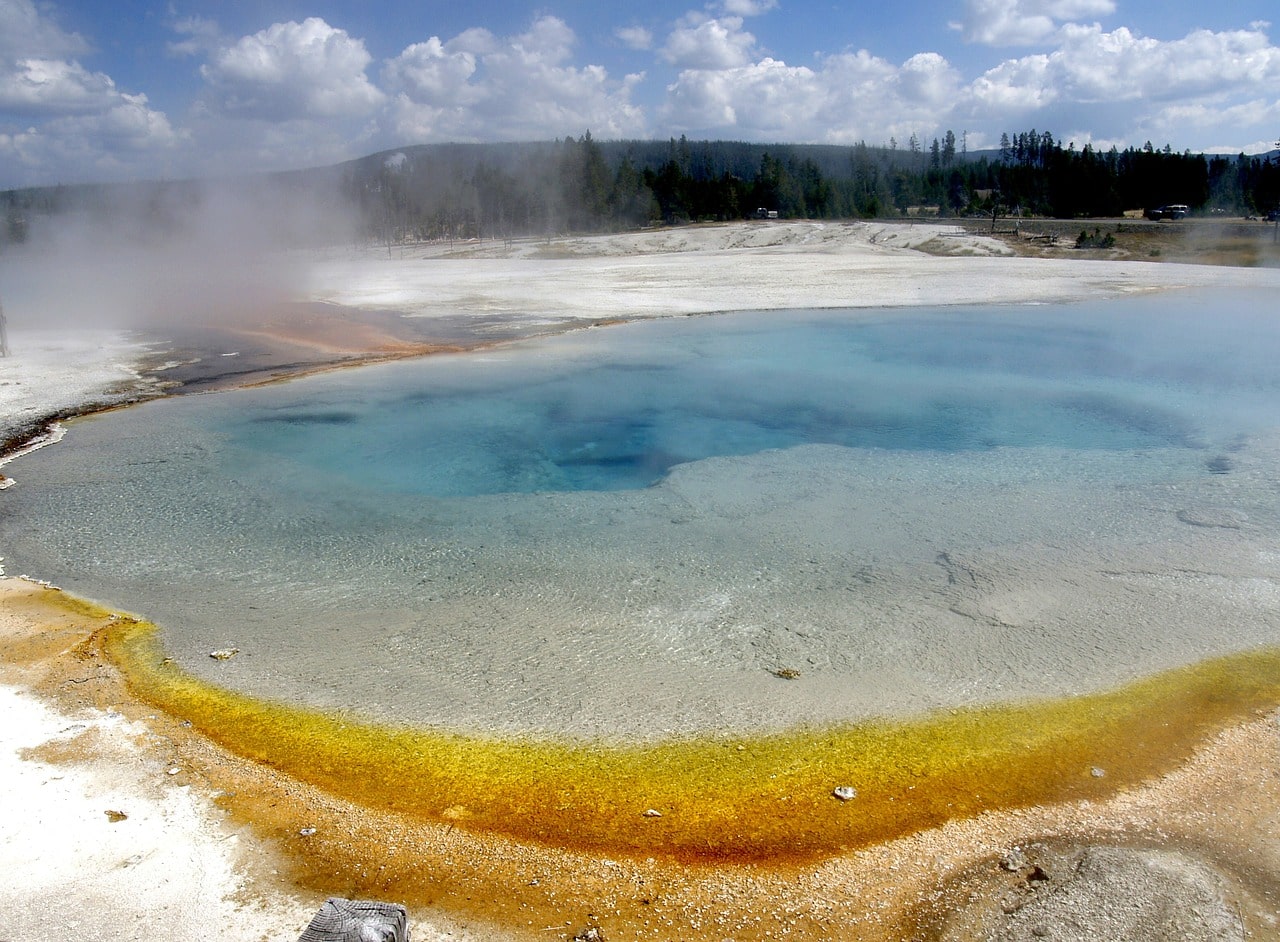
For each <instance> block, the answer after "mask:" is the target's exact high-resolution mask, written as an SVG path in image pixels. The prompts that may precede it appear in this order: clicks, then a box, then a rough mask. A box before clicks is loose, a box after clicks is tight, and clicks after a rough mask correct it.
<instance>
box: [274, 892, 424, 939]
mask: <svg viewBox="0 0 1280 942" xmlns="http://www.w3.org/2000/svg"><path fill="white" fill-rule="evenodd" d="M298 942H409V914H408V913H407V912H406V911H405V908H404V907H403V906H400V905H398V904H396V903H378V902H373V901H371V900H351V899H342V898H341V897H338V896H331V897H329V898H328V899H327V900H325V903H324V905H323V906H321V907H320V911H319V912H318V913H316V914H315V917H314V918H313V919H312V920H311V924H310V925H309V926H307V928H306V929H305V930H303V933H302V935H300V936H299V937H298Z"/></svg>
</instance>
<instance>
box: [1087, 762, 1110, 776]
mask: <svg viewBox="0 0 1280 942" xmlns="http://www.w3.org/2000/svg"><path fill="white" fill-rule="evenodd" d="M1089 774H1090V775H1092V776H1093V777H1094V778H1102V777H1104V776H1105V775H1106V774H1107V770H1106V769H1100V768H1098V767H1097V766H1096V765H1095V766H1094V767H1093V768H1091V769H1090V770H1089Z"/></svg>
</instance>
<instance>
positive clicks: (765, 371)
mask: <svg viewBox="0 0 1280 942" xmlns="http://www.w3.org/2000/svg"><path fill="white" fill-rule="evenodd" d="M1154 313H1157V314H1160V315H1161V316H1162V317H1164V316H1171V315H1169V313H1168V311H1167V307H1166V306H1165V305H1161V310H1159V311H1156V312H1154ZM1134 339H1136V338H1123V337H1117V335H1116V334H1115V332H1114V331H1108V330H1107V329H1106V328H1105V327H1104V326H1103V325H1101V324H1089V323H1080V322H1079V319H1078V318H1075V317H1067V316H1064V315H1062V314H1060V313H1051V312H1049V311H1035V312H1028V311H1025V310H1023V311H1020V312H1019V313H1018V314H1017V315H1016V318H1015V317H1014V315H1013V314H1012V312H1003V313H997V314H995V315H994V316H993V315H991V314H980V313H978V312H972V311H969V312H932V313H922V314H916V313H913V314H910V315H904V316H897V317H894V318H893V319H891V320H888V321H886V320H883V319H878V318H874V317H872V318H867V319H863V318H861V317H858V318H850V317H849V316H848V315H841V314H818V313H812V312H808V313H806V312H790V313H785V314H780V315H764V316H759V315H741V316H735V317H732V318H725V317H715V318H704V319H697V320H682V321H677V322H665V323H650V324H637V325H632V326H629V327H623V328H616V329H613V330H609V331H607V332H605V333H604V334H603V335H601V334H599V333H596V334H593V335H589V336H578V337H571V338H565V339H563V340H561V341H558V342H557V343H556V344H555V347H554V353H552V352H551V351H550V350H548V351H545V352H540V353H532V354H522V355H505V356H499V355H488V356H477V357H468V358H448V359H442V360H441V361H439V362H433V363H431V365H430V367H429V368H423V366H422V365H419V364H414V365H408V366H397V367H391V368H386V369H383V370H381V371H377V372H376V373H370V374H369V375H368V376H360V377H351V378H345V379H344V380H329V381H324V382H318V383H306V384H300V385H299V386H298V387H297V388H294V389H286V390H282V391H280V392H277V393H273V394H272V395H271V396H270V397H268V400H267V401H266V402H261V403H258V402H254V403H253V404H252V405H250V406H247V407H244V408H241V407H240V405H239V403H237V406H236V407H235V409H234V410H232V409H227V410H222V411H216V410H205V414H206V415H210V416H211V417H212V419H213V421H214V423H215V427H216V428H217V429H218V431H219V432H220V433H221V434H223V435H225V437H226V441H227V444H228V446H229V447H232V448H234V449H244V450H245V451H247V452H250V453H253V454H255V455H269V456H276V457H279V458H287V459H288V460H290V461H293V462H296V463H298V464H299V465H301V466H305V467H307V468H310V469H312V470H313V471H315V472H318V473H326V474H331V473H333V472H334V470H335V469H339V468H341V469H342V471H343V473H345V474H347V475H350V476H352V477H356V478H358V479H359V482H360V484H359V486H361V487H365V488H377V489H381V490H385V491H387V492H392V493H415V494H433V495H439V496H463V495H475V494H496V493H505V492H519V493H530V492H536V491H577V490H617V489H627V488H640V487H647V486H649V485H651V484H653V483H655V482H656V481H658V480H660V479H661V478H662V477H663V476H664V475H665V474H666V473H667V472H668V471H669V470H670V469H671V468H672V467H674V466H676V465H679V464H683V463H686V462H692V461H697V460H700V459H703V458H709V457H713V456H718V455H749V454H754V453H757V452H761V451H764V450H767V449H772V448H790V447H794V446H797V445H802V444H818V443H822V444H832V445H840V446H843V447H847V448H887V449H899V450H907V451H939V452H956V451H967V450H973V449H991V448H999V447H1015V448H1022V447H1030V446H1038V445H1056V446H1060V447H1064V448H1073V449H1110V450H1117V449H1132V448H1138V449H1141V448H1153V447H1165V446H1169V447H1187V448H1196V447H1203V446H1204V445H1206V444H1207V443H1208V442H1210V441H1211V440H1212V439H1213V437H1214V435H1213V429H1212V428H1211V426H1210V423H1209V422H1208V420H1207V419H1206V418H1205V416H1204V415H1203V414H1202V410H1201V406H1202V405H1203V404H1201V403H1197V402H1196V401H1195V397H1196V396H1198V395H1200V394H1201V393H1202V392H1203V391H1205V390H1206V389H1209V390H1210V391H1211V392H1212V391H1219V390H1221V388H1222V384H1223V383H1230V382H1232V381H1233V378H1234V376H1235V373H1234V371H1235V370H1237V369H1238V367H1239V362H1238V361H1239V359H1240V357H1241V356H1242V355H1243V356H1249V357H1264V356H1267V355H1269V354H1274V350H1272V351H1266V350H1261V349H1257V348H1251V349H1248V350H1245V351H1237V352H1236V353H1234V354H1233V362H1232V363H1231V364H1230V369H1231V370H1232V372H1231V373H1230V374H1229V375H1227V374H1222V375H1218V376H1213V375H1212V373H1211V372H1208V371H1206V369H1205V367H1206V364H1205V363H1204V361H1203V359H1202V357H1201V354H1200V353H1199V352H1197V351H1196V350H1194V349H1192V348H1183V349H1177V348H1172V347H1171V348H1169V349H1168V350H1167V351H1166V353H1167V356H1166V357H1162V358H1160V359H1156V360H1153V361H1152V362H1149V363H1147V364H1145V369H1144V371H1143V372H1142V373H1137V374H1135V372H1134V368H1135V365H1136V364H1135V361H1134V356H1135V354H1134V352H1133V351H1127V350H1125V349H1123V347H1118V346H1117V342H1118V341H1124V340H1128V341H1129V342H1132V341H1133V340H1134ZM1153 339H1157V338H1147V340H1146V341H1145V342H1147V343H1150V342H1151V341H1152V340H1153ZM1226 365H1227V364H1224V366H1226ZM1255 365H1256V366H1261V365H1262V364H1261V363H1258V364H1255Z"/></svg>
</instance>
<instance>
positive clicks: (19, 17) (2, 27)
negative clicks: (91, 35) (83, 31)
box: [0, 0, 89, 62]
mask: <svg viewBox="0 0 1280 942" xmlns="http://www.w3.org/2000/svg"><path fill="white" fill-rule="evenodd" d="M88 50H89V43H88V42H86V41H85V39H84V37H83V36H81V35H80V34H79V33H68V32H66V31H64V30H63V29H62V27H60V26H58V24H57V23H55V22H54V21H53V20H52V19H51V18H50V17H49V16H48V15H47V14H44V13H42V12H41V11H40V10H38V9H37V8H36V5H35V4H34V3H32V2H31V0H0V62H2V61H3V60H6V59H10V60H11V59H17V58H24V59H26V58H36V59H41V58H49V59H57V58H65V57H69V56H78V55H83V54H84V53H86V52H88Z"/></svg>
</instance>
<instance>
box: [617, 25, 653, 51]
mask: <svg viewBox="0 0 1280 942" xmlns="http://www.w3.org/2000/svg"><path fill="white" fill-rule="evenodd" d="M613 35H614V36H616V37H617V38H618V40H619V41H620V42H621V43H622V44H623V45H624V46H626V47H627V48H628V49H651V48H652V47H653V33H652V32H650V31H649V30H647V29H645V28H644V27H643V26H619V27H618V28H617V29H615V30H614V31H613Z"/></svg>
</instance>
